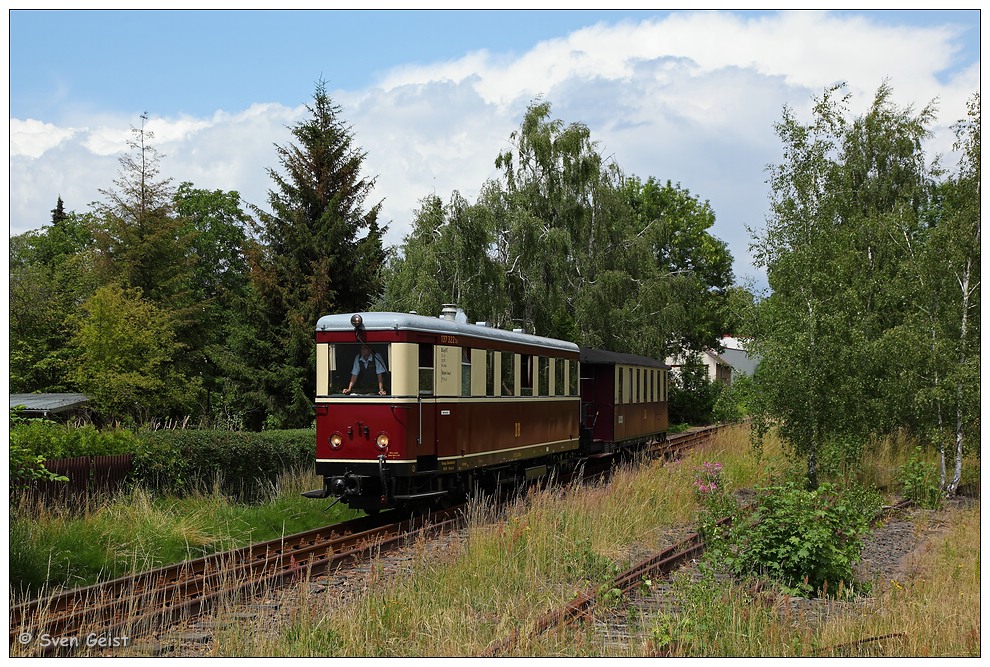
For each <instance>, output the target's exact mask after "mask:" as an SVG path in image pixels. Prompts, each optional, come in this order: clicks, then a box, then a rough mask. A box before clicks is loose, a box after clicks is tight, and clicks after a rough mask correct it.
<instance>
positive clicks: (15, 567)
mask: <svg viewBox="0 0 990 667" xmlns="http://www.w3.org/2000/svg"><path fill="white" fill-rule="evenodd" d="M321 482H322V481H321V480H320V479H319V478H318V477H317V476H316V475H315V474H313V473H312V472H311V471H307V472H297V473H291V474H283V475H282V476H281V477H280V478H279V480H278V482H277V483H276V484H275V485H273V486H272V487H271V489H270V490H269V493H268V494H267V496H268V497H266V498H262V499H261V500H259V501H257V502H253V503H238V502H235V501H233V500H231V499H230V498H229V497H227V496H225V495H223V494H222V493H220V492H219V491H217V490H216V487H215V488H214V489H212V490H211V489H204V490H201V491H200V492H199V493H195V494H192V495H190V496H186V497H182V498H178V497H173V496H159V495H154V494H151V493H148V492H146V491H144V490H142V489H140V488H137V489H134V490H132V491H131V492H130V493H127V494H124V495H119V496H116V497H113V498H110V499H99V500H98V501H94V502H91V503H90V504H89V505H88V506H83V507H79V506H75V505H73V504H71V503H67V502H55V503H50V502H49V503H41V502H38V501H36V500H32V499H30V498H28V497H27V496H21V497H19V498H15V499H14V500H13V501H12V502H11V519H10V583H11V590H12V594H13V595H14V596H15V597H17V598H21V597H23V594H24V593H25V591H27V592H29V593H30V594H32V595H33V594H37V592H38V591H41V590H44V589H46V588H48V589H51V588H56V587H77V586H85V585H88V584H92V583H95V582H96V581H102V580H107V579H113V578H115V577H119V576H123V575H126V574H130V573H132V572H139V571H144V570H148V569H151V568H155V567H160V566H162V565H169V564H172V563H178V562H180V561H182V560H186V559H189V558H197V557H200V556H204V555H207V554H210V553H215V552H219V551H225V550H228V549H233V548H236V547H240V546H244V545H246V544H250V543H252V542H259V541H263V540H269V539H275V538H278V537H280V536H282V535H291V534H293V533H297V532H301V531H304V530H308V529H310V528H316V527H319V526H323V525H327V524H330V523H335V522H337V521H343V520H345V519H349V518H352V517H354V516H358V515H359V514H360V513H359V512H354V511H351V510H348V509H347V508H346V507H344V506H343V505H336V506H334V507H333V508H332V509H331V510H330V512H325V511H324V508H325V507H326V505H327V502H323V501H319V500H311V499H308V498H302V497H300V495H299V494H300V492H302V491H305V490H309V489H315V488H318V487H319V485H320V484H321ZM218 486H219V485H217V487H218Z"/></svg>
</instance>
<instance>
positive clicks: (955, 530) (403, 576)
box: [210, 428, 980, 656]
mask: <svg viewBox="0 0 990 667" xmlns="http://www.w3.org/2000/svg"><path fill="white" fill-rule="evenodd" d="M905 449H908V450H909V449H910V448H905V447H903V446H902V445H900V444H898V443H890V444H889V446H888V447H887V448H886V449H885V451H883V452H882V453H881V454H880V455H879V456H877V457H876V459H875V461H874V464H871V465H869V466H866V467H865V468H860V470H859V473H860V475H859V476H860V477H861V478H862V479H861V481H868V482H869V481H882V480H885V479H888V478H893V477H895V476H896V475H895V473H894V472H893V470H894V469H896V467H897V466H898V465H899V464H900V463H903V462H904V461H905V460H906V459H907V457H908V455H909V453H910V452H909V451H902V450H905ZM705 461H718V462H720V463H721V464H722V465H723V466H724V477H725V479H726V481H727V482H728V484H729V485H730V486H731V487H732V488H734V489H739V488H750V487H754V486H758V485H761V484H766V483H767V482H768V481H770V480H771V479H773V480H774V481H777V480H779V479H781V478H783V477H786V476H788V475H791V474H793V473H794V472H795V471H796V470H797V469H799V464H796V463H794V461H793V460H792V459H791V458H789V457H787V456H786V455H785V454H784V453H783V452H781V450H780V446H779V443H777V442H775V441H773V440H771V441H769V442H767V443H766V444H765V446H764V449H763V453H762V456H761V457H760V458H757V457H756V456H755V455H754V454H753V452H752V450H751V449H750V448H749V445H748V438H747V436H746V433H745V429H743V428H738V429H735V430H734V431H733V432H732V433H730V434H727V435H725V436H723V437H721V438H719V439H718V440H717V441H716V442H714V443H713V444H711V445H709V446H708V447H706V448H704V449H701V450H698V451H696V452H694V453H692V454H691V455H690V456H689V457H688V458H686V459H685V460H683V461H682V462H680V463H678V464H667V465H661V464H659V463H652V464H647V465H645V466H643V467H641V468H639V469H635V470H634V469H623V470H620V471H619V472H618V473H617V474H616V476H615V477H614V479H613V480H612V481H611V482H609V483H607V484H605V483H603V484H597V485H592V486H591V487H590V488H589V487H582V488H578V487H571V488H566V489H556V490H543V491H532V492H530V493H529V494H528V495H527V497H526V498H525V499H522V500H519V501H518V502H517V503H516V504H515V505H514V506H513V507H511V508H510V509H509V510H508V511H507V512H505V513H501V514H496V513H494V512H493V511H492V510H491V509H490V508H487V507H485V506H483V505H476V506H475V509H474V515H473V516H472V522H471V527H470V528H469V529H468V530H467V531H465V532H464V533H463V534H462V536H461V537H460V538H458V539H456V540H452V541H446V542H442V543H435V542H434V543H421V544H418V545H416V547H415V549H414V550H413V551H414V553H413V555H412V557H411V561H410V562H409V565H408V566H407V567H406V568H404V569H403V570H402V571H401V572H400V573H399V574H395V573H393V574H391V575H387V574H384V573H383V570H382V569H381V568H379V567H377V566H374V567H372V568H371V570H370V572H369V573H368V574H367V575H364V576H365V580H364V581H360V582H358V583H357V584H356V589H357V590H359V591H361V592H360V593H357V594H355V595H352V596H349V597H348V599H346V600H342V599H341V595H340V592H339V590H336V589H335V588H333V587H330V588H328V589H327V590H325V591H322V592H320V593H313V592H312V590H314V589H310V588H309V587H307V586H300V587H298V589H297V592H296V593H294V594H293V595H292V596H290V597H288V598H283V599H282V600H283V601H282V603H281V604H282V607H281V610H282V611H281V612H280V613H281V614H282V615H281V616H280V619H281V620H277V621H268V620H255V621H254V622H253V623H252V624H251V625H250V626H245V625H243V624H241V623H238V622H236V621H234V620H230V619H231V615H232V610H234V609H235V608H236V607H233V606H231V607H228V608H226V609H224V608H221V609H220V610H218V611H217V612H216V614H215V617H214V618H213V619H212V622H211V624H210V625H211V627H214V628H218V629H217V630H215V631H214V636H213V639H214V642H213V644H212V645H211V649H210V652H211V653H212V654H215V655H280V656H465V655H468V656H469V655H478V654H481V653H482V652H484V651H485V649H486V648H487V647H488V646H489V645H490V644H491V643H492V642H494V641H498V640H501V639H503V638H505V637H506V636H508V635H509V634H510V633H512V632H513V631H514V630H517V629H518V630H522V631H523V633H522V634H523V638H522V640H521V641H520V642H519V644H518V645H517V648H516V649H515V651H514V653H513V654H514V655H534V656H596V655H608V656H613V655H629V656H636V655H639V656H642V655H655V654H657V653H660V654H666V653H671V654H674V655H685V656H702V655H706V656H710V655H719V656H807V655H815V654H821V653H822V652H824V653H825V654H829V655H832V654H835V653H836V652H835V651H829V649H830V647H835V646H840V645H843V644H849V643H853V642H857V641H860V640H862V639H866V638H870V637H877V636H881V635H886V634H895V633H897V634H898V637H897V638H895V639H893V640H890V641H885V642H867V643H866V644H863V645H861V646H859V647H856V648H852V649H848V650H847V652H852V653H853V654H857V653H862V652H868V651H872V654H874V655H876V654H885V655H907V656H915V655H972V654H974V653H976V654H978V652H979V623H980V620H979V537H978V535H979V530H978V528H979V510H978V508H977V509H971V510H959V511H951V512H950V513H949V514H947V515H946V517H947V518H948V521H949V522H950V524H951V531H950V532H948V533H946V534H945V535H944V537H942V538H940V539H939V540H938V541H936V542H935V543H934V544H933V546H932V548H931V549H930V550H929V551H928V553H927V554H926V555H925V557H924V558H923V559H922V560H921V561H919V563H918V569H917V570H916V574H915V575H914V576H911V577H909V578H905V579H904V580H903V581H898V582H893V583H891V582H876V583H875V585H874V586H873V595H874V597H873V598H870V599H868V600H864V599H859V600H858V601H853V602H849V603H839V602H835V603H834V605H837V606H838V605H841V604H847V605H849V606H852V607H859V608H861V609H866V608H868V609H869V613H866V614H858V613H853V614H849V615H845V616H839V615H835V614H833V615H831V616H830V617H829V620H828V621H827V622H826V623H824V624H823V625H821V626H819V627H817V628H816V627H812V626H810V625H806V624H804V623H802V622H801V619H798V618H793V617H788V616H787V615H786V614H781V613H780V610H781V608H782V607H781V603H780V600H779V599H775V598H773V597H770V596H762V597H761V596H754V595H752V594H750V593H748V592H747V591H748V587H747V586H746V585H745V584H743V583H727V582H726V581H724V580H719V581H718V582H717V583H716V582H712V581H706V580H702V581H701V582H690V581H685V580H679V581H677V582H675V589H676V590H677V591H678V595H679V598H680V606H681V613H679V614H678V615H676V616H671V615H668V614H665V613H663V612H661V611H655V612H649V613H644V614H638V613H635V612H632V611H630V610H631V609H632V607H631V606H630V605H627V604H626V601H624V600H621V599H615V600H614V601H613V603H614V604H612V609H611V612H610V613H613V614H617V615H619V617H620V618H622V620H623V621H624V622H625V623H627V624H628V626H629V627H630V628H632V629H633V630H634V631H635V632H633V633H632V634H631V636H630V637H628V638H625V639H621V640H620V642H619V644H618V645H617V644H616V640H615V637H612V638H611V639H608V640H606V638H605V637H604V635H602V634H600V633H599V632H597V631H596V630H594V624H588V625H583V626H578V627H569V628H567V629H565V630H563V631H551V632H548V633H546V634H544V635H540V636H537V637H535V638H529V637H527V636H526V635H527V634H528V633H527V632H526V631H527V630H528V629H529V628H531V627H532V624H533V623H534V621H535V620H536V619H537V618H539V617H540V616H541V615H542V614H544V613H545V612H547V611H549V610H552V609H556V608H558V607H559V606H560V605H562V604H564V603H566V602H567V601H569V600H570V599H571V598H572V597H573V596H574V595H575V594H576V593H577V592H579V591H583V590H586V589H587V588H588V586H596V587H597V586H600V585H602V584H604V583H605V582H607V581H608V580H609V578H610V577H611V576H612V575H614V574H615V573H616V572H617V571H619V570H621V569H624V568H625V567H627V566H629V565H631V564H632V563H633V562H635V561H638V560H639V559H640V558H641V557H642V556H643V550H644V549H657V548H660V547H662V546H666V545H667V544H669V543H670V542H671V541H673V539H674V538H673V537H670V536H669V535H670V531H671V530H673V529H676V528H678V527H680V528H681V529H684V528H690V527H691V526H693V522H694V520H695V517H696V513H697V511H698V506H697V504H696V498H695V496H694V493H693V486H692V483H693V480H694V478H695V471H696V469H697V468H698V467H699V466H701V464H702V463H703V462H705ZM796 466H797V468H796ZM888 583H889V584H890V585H886V584H888ZM362 589H363V590H362ZM315 590H321V589H320V587H317V588H316V589H315ZM836 608H838V607H836ZM843 650H844V649H840V650H839V651H838V653H842V651H843Z"/></svg>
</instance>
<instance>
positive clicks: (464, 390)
mask: <svg viewBox="0 0 990 667" xmlns="http://www.w3.org/2000/svg"><path fill="white" fill-rule="evenodd" d="M470 395H471V348H469V347H462V348H461V396H470Z"/></svg>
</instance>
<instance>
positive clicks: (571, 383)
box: [567, 359, 580, 396]
mask: <svg viewBox="0 0 990 667" xmlns="http://www.w3.org/2000/svg"><path fill="white" fill-rule="evenodd" d="M567 363H568V365H569V366H570V371H571V372H570V377H569V378H568V387H567V389H568V392H567V395H568V396H577V395H578V380H579V379H580V378H578V362H577V361H575V360H574V359H571V360H569V361H568V362H567Z"/></svg>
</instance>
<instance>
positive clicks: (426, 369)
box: [419, 343, 433, 395]
mask: <svg viewBox="0 0 990 667" xmlns="http://www.w3.org/2000/svg"><path fill="white" fill-rule="evenodd" d="M419 393H420V394H426V395H432V394H433V346H432V345H430V344H428V343H420V344H419Z"/></svg>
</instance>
